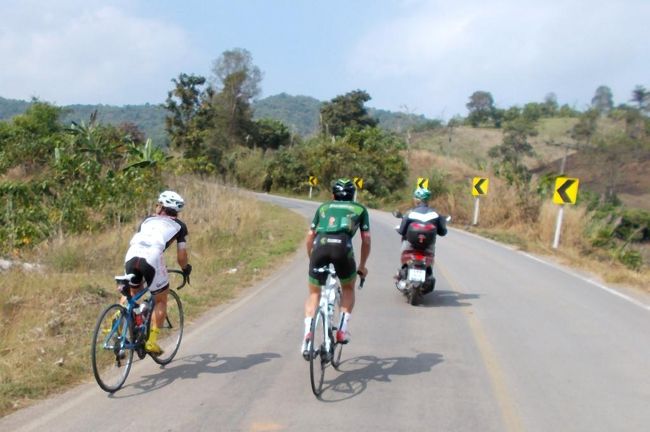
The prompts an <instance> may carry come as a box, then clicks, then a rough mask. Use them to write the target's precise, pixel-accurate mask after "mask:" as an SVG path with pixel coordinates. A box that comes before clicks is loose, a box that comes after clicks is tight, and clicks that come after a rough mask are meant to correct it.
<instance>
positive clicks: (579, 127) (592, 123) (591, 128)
mask: <svg viewBox="0 0 650 432" xmlns="http://www.w3.org/2000/svg"><path fill="white" fill-rule="evenodd" d="M598 116H599V111H598V110H596V109H590V110H587V111H585V112H584V113H583V114H582V115H580V119H579V120H578V123H576V124H575V126H573V128H572V129H571V132H570V134H571V138H573V139H574V140H576V142H577V143H578V145H579V146H587V147H588V146H589V145H590V143H591V139H592V137H593V136H594V134H595V133H596V128H597V127H598Z"/></svg>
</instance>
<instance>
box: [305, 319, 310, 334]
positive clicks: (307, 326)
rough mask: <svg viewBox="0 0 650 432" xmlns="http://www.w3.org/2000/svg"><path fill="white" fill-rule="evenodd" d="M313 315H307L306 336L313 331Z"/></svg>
mask: <svg viewBox="0 0 650 432" xmlns="http://www.w3.org/2000/svg"><path fill="white" fill-rule="evenodd" d="M311 320H312V318H311V317H305V336H307V333H309V332H310V331H311Z"/></svg>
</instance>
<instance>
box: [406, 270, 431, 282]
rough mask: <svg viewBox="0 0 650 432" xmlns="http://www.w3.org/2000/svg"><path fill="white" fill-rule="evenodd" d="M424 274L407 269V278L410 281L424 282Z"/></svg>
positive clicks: (423, 272)
mask: <svg viewBox="0 0 650 432" xmlns="http://www.w3.org/2000/svg"><path fill="white" fill-rule="evenodd" d="M426 273H427V272H426V270H420V269H409V274H408V278H409V280H410V281H414V282H424V279H426V276H427V275H426Z"/></svg>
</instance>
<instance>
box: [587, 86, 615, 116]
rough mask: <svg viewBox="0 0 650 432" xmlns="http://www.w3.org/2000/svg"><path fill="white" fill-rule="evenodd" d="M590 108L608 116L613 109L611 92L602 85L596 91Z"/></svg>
mask: <svg viewBox="0 0 650 432" xmlns="http://www.w3.org/2000/svg"><path fill="white" fill-rule="evenodd" d="M591 107H592V109H595V110H596V111H598V112H599V113H600V114H608V113H609V112H610V111H611V110H612V108H614V100H613V96H612V90H611V89H610V88H609V87H607V86H604V85H601V86H600V87H598V88H597V89H596V94H595V95H594V97H593V98H592V99H591Z"/></svg>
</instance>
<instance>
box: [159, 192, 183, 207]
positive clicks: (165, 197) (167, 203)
mask: <svg viewBox="0 0 650 432" xmlns="http://www.w3.org/2000/svg"><path fill="white" fill-rule="evenodd" d="M158 202H159V203H160V204H162V206H163V207H165V208H168V209H170V210H174V211H176V212H179V211H181V210H182V209H183V206H185V201H183V198H182V197H181V196H180V195H179V194H177V193H176V192H174V191H165V192H163V193H161V194H160V196H158Z"/></svg>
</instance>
